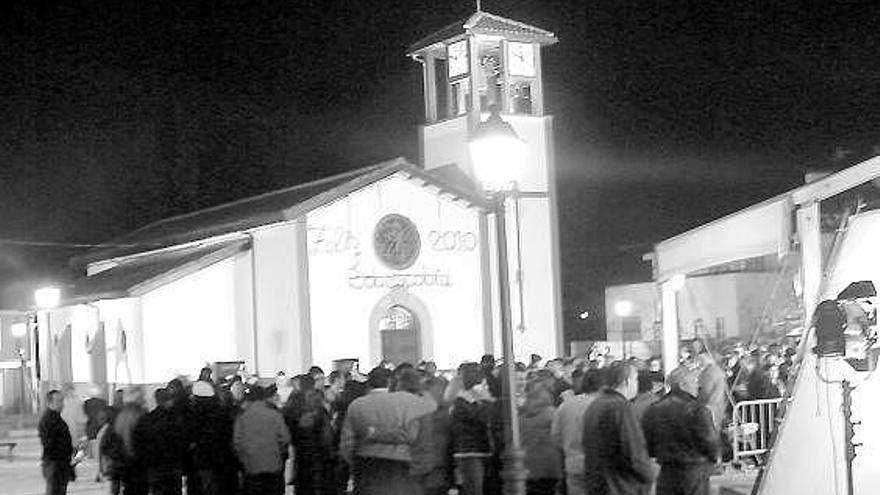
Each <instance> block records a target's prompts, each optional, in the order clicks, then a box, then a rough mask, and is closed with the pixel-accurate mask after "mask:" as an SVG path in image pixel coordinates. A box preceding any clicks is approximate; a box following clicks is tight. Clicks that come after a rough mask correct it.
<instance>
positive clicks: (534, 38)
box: [407, 11, 559, 56]
mask: <svg viewBox="0 0 880 495" xmlns="http://www.w3.org/2000/svg"><path fill="white" fill-rule="evenodd" d="M474 34H478V35H485V36H499V37H503V38H505V39H507V40H510V41H519V42H525V43H537V44H539V45H552V44H554V43H556V42H557V41H559V40H557V39H556V35H554V34H553V33H551V32H550V31H547V30H544V29H541V28H539V27H535V26H530V25H528V24H526V23H523V22H519V21H514V20H512V19H508V18H506V17H501V16H499V15H495V14H490V13H489V12H483V11H478V12H475V13H474V14H473V15H471V16H470V17H468V18H467V19H464V20H461V21H457V22H454V23H452V24H450V25H448V26H446V27H445V28H443V29H441V30H439V31H436V32H434V33H432V34H429V35H428V36H426V37H424V38H422V39H421V40H419V41H417V42H415V43H414V44H413V45H412V46H410V47H409V49H408V50H407V54H408V55H410V56H418V55H420V54H421V53H422V52H424V51H426V50H429V49H431V48H433V47H435V46H437V45H441V44H442V43H444V42H449V41H452V40H455V39H457V38H461V37H464V36H466V35H474Z"/></svg>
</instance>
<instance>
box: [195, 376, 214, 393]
mask: <svg viewBox="0 0 880 495" xmlns="http://www.w3.org/2000/svg"><path fill="white" fill-rule="evenodd" d="M192 394H193V395H194V396H196V397H214V387H212V386H211V384H210V383H208V382H206V381H202V380H199V381H197V382H195V383H193V386H192Z"/></svg>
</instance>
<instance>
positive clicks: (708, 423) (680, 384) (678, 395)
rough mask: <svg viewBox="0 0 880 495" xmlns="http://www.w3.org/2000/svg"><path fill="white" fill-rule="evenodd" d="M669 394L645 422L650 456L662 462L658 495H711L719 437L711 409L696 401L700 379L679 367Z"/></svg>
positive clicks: (670, 380)
mask: <svg viewBox="0 0 880 495" xmlns="http://www.w3.org/2000/svg"><path fill="white" fill-rule="evenodd" d="M667 381H668V384H669V388H670V391H669V393H667V394H666V395H665V396H664V397H663V398H662V399H660V401H658V402H657V403H655V404H653V405H651V406H650V407H648V409H647V410H646V411H645V416H644V418H643V420H642V426H643V428H644V430H645V440H646V442H647V446H648V453H649V454H650V455H651V456H652V457H654V458H656V459H657V461H658V462H659V463H660V466H661V468H660V476H659V477H658V479H657V495H708V493H709V475H710V474H711V473H712V469H713V466H714V463H715V459H716V458H717V456H718V448H719V441H718V440H719V436H718V430H716V429H715V424H714V422H713V418H712V412H711V411H710V410H709V408H708V406H705V405H702V404H700V403H699V401H698V400H697V393H698V391H699V376H698V375H697V373H696V372H694V371H691V370H689V369H687V368H685V367H678V368H676V369H674V370H673V371H672V373H670V374H669V377H668V379H667Z"/></svg>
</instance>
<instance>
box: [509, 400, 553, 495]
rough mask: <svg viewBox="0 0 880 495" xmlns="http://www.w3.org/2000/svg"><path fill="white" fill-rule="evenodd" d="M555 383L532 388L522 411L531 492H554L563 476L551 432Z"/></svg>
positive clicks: (548, 494)
mask: <svg viewBox="0 0 880 495" xmlns="http://www.w3.org/2000/svg"><path fill="white" fill-rule="evenodd" d="M552 387H553V383H552V382H550V383H540V382H539V383H538V384H536V386H533V387H529V390H528V393H527V395H526V403H525V405H524V406H523V408H522V411H521V412H520V418H519V424H520V431H521V432H522V448H523V451H524V453H525V459H524V463H525V466H526V470H528V478H527V479H526V493H527V494H528V495H553V494H555V493H556V486H557V485H558V484H559V483H560V480H561V479H562V456H561V455H559V452H557V451H556V447H555V445H554V444H553V437H552V436H551V435H550V429H551V425H552V424H553V412H554V408H553V388H552Z"/></svg>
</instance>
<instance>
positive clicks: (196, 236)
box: [72, 158, 485, 265]
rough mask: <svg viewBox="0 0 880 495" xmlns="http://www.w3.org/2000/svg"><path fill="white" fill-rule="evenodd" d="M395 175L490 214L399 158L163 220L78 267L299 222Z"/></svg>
mask: <svg viewBox="0 0 880 495" xmlns="http://www.w3.org/2000/svg"><path fill="white" fill-rule="evenodd" d="M447 172H448V171H447ZM394 174H402V175H403V176H405V177H407V178H409V179H411V180H415V181H417V182H418V183H419V184H420V185H431V186H433V187H434V188H435V189H437V190H440V191H443V192H446V193H448V194H451V195H453V196H455V197H457V198H458V199H461V200H463V201H465V202H466V203H468V204H469V205H473V206H477V207H479V208H485V203H484V200H483V198H482V197H481V196H480V195H479V194H477V193H475V188H473V186H472V185H468V184H467V182H466V181H465V180H464V179H462V178H461V176H457V175H451V174H449V173H443V174H433V173H432V172H426V171H424V170H422V169H421V168H418V167H416V166H415V165H413V164H411V163H409V162H408V161H406V160H405V159H403V158H396V159H393V160H389V161H386V162H382V163H378V164H376V165H371V166H368V167H363V168H360V169H357V170H353V171H351V172H346V173H344V174H339V175H334V176H331V177H326V178H323V179H319V180H315V181H312V182H307V183H304V184H299V185H296V186H293V187H288V188H284V189H279V190H277V191H272V192H268V193H265V194H261V195H259V196H253V197H250V198H245V199H241V200H238V201H234V202H231V203H226V204H222V205H219V206H215V207H212V208H206V209H203V210H199V211H195V212H192V213H187V214H185V215H179V216H175V217H170V218H166V219H162V220H159V221H157V222H153V223H151V224H149V225H146V226H144V227H141V228H140V229H137V230H135V231H133V232H131V233H129V234H126V235H123V236H121V237H118V238H116V239H113V240H112V241H110V242H108V243H107V245H108V246H110V247H107V248H101V249H97V250H94V251H91V252H89V253H87V254H85V255H83V256H80V257H78V258H75V259H74V260H72V262H73V263H74V264H76V265H85V264H88V263H94V262H97V261H103V260H111V259H115V258H122V257H126V256H130V255H133V254H136V253H144V252H150V251H157V250H161V249H163V248H167V247H170V246H176V245H182V244H187V243H192V242H196V241H200V240H204V239H209V238H212V237H218V236H222V235H226V234H231V233H235V232H245V231H247V230H249V229H253V228H257V227H261V226H264V225H270V224H273V223H277V222H283V221H289V220H293V219H296V218H298V217H300V216H302V215H303V214H305V213H307V212H309V211H310V210H313V209H315V208H318V207H320V206H323V205H326V204H328V203H331V202H333V201H336V200H338V199H341V198H343V197H344V196H346V195H348V194H350V193H352V192H354V191H356V190H358V189H361V188H363V187H365V186H368V185H370V184H372V183H374V182H376V181H379V180H382V179H384V178H386V177H390V176H392V175H394Z"/></svg>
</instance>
